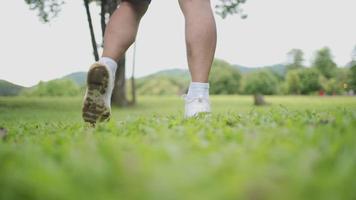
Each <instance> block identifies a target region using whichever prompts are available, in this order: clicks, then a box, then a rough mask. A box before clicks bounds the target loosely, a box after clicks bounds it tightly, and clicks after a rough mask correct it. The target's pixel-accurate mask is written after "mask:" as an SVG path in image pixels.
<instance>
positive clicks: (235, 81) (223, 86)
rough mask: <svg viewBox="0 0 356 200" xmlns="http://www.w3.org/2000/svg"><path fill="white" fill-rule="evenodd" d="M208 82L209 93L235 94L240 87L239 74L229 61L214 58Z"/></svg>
mask: <svg viewBox="0 0 356 200" xmlns="http://www.w3.org/2000/svg"><path fill="white" fill-rule="evenodd" d="M211 74H214V76H210V79H209V82H210V84H211V88H210V93H211V94H237V93H238V92H239V88H240V80H241V74H240V72H239V71H238V70H237V69H235V68H233V67H232V66H231V65H230V64H229V63H227V62H225V61H223V60H214V62H213V65H212V70H211Z"/></svg>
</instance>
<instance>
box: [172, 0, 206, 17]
mask: <svg viewBox="0 0 356 200" xmlns="http://www.w3.org/2000/svg"><path fill="white" fill-rule="evenodd" d="M178 1H179V6H180V8H181V10H182V12H183V14H184V15H185V16H189V15H190V14H194V13H196V12H197V11H201V10H211V4H210V0H178Z"/></svg>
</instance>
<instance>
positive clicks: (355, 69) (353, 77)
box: [348, 64, 356, 91]
mask: <svg viewBox="0 0 356 200" xmlns="http://www.w3.org/2000/svg"><path fill="white" fill-rule="evenodd" d="M348 85H349V86H348V87H349V89H352V90H354V91H356V64H354V65H353V66H352V67H351V68H350V75H349V84H348Z"/></svg>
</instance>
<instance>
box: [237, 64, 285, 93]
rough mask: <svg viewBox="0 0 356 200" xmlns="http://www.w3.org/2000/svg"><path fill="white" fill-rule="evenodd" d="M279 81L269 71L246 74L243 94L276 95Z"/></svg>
mask: <svg viewBox="0 0 356 200" xmlns="http://www.w3.org/2000/svg"><path fill="white" fill-rule="evenodd" d="M278 85H279V81H278V79H277V77H276V76H275V75H274V74H273V73H272V72H271V71H269V70H259V71H256V72H252V73H250V74H246V75H245V76H244V78H243V87H242V88H243V92H244V93H245V94H266V95H271V94H276V93H277V91H278Z"/></svg>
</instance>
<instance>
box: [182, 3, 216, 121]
mask: <svg viewBox="0 0 356 200" xmlns="http://www.w3.org/2000/svg"><path fill="white" fill-rule="evenodd" d="M179 5H180V7H181V10H182V12H183V14H184V17H185V34H186V46H187V57H188V65H189V71H190V74H191V78H192V82H191V83H190V86H189V90H188V94H187V99H186V107H185V116H186V117H191V116H195V115H197V114H199V113H202V112H210V102H209V83H208V80H209V73H210V69H211V65H212V62H213V59H214V54H215V48H216V25H215V19H214V15H213V11H212V9H211V4H210V0H179Z"/></svg>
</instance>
